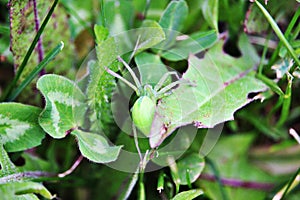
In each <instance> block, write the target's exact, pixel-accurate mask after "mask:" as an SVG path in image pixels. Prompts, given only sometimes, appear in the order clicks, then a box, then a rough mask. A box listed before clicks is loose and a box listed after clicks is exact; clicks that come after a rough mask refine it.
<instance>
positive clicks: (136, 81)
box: [118, 56, 141, 88]
mask: <svg viewBox="0 0 300 200" xmlns="http://www.w3.org/2000/svg"><path fill="white" fill-rule="evenodd" d="M118 60H119V61H120V62H122V63H123V65H124V66H125V67H126V69H127V70H128V71H129V73H130V75H131V76H132V78H133V80H134V82H135V84H136V86H137V88H141V82H140V81H139V79H138V78H137V76H136V75H135V73H134V72H133V70H132V69H131V67H130V66H129V65H128V64H127V63H126V62H125V61H124V60H123V59H122V58H121V57H120V56H118Z"/></svg>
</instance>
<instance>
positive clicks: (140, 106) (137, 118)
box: [132, 96, 156, 136]
mask: <svg viewBox="0 0 300 200" xmlns="http://www.w3.org/2000/svg"><path fill="white" fill-rule="evenodd" d="M155 106H156V104H155V102H154V101H153V100H152V99H151V98H149V97H148V96H141V97H139V98H138V100H136V102H135V103H134V105H133V107H132V120H133V122H134V124H135V126H136V127H137V128H138V129H139V130H140V131H141V132H142V133H143V134H144V135H145V136H149V134H150V130H151V126H152V121H153V118H154V114H155Z"/></svg>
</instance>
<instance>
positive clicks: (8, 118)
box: [0, 103, 45, 152]
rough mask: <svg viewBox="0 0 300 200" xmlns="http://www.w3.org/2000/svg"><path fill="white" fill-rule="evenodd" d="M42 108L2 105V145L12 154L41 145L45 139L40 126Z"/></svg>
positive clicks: (0, 106)
mask: <svg viewBox="0 0 300 200" xmlns="http://www.w3.org/2000/svg"><path fill="white" fill-rule="evenodd" d="M40 112H41V109H40V108H37V107H34V106H29V105H23V104H20V103H1V104H0V143H1V144H3V145H4V146H5V149H6V150H7V151H10V152H14V151H22V150H26V149H29V148H32V147H35V146H38V145H40V144H41V141H42V139H43V138H44V137H45V133H44V131H43V130H42V129H41V127H40V126H39V124H38V117H39V114H40Z"/></svg>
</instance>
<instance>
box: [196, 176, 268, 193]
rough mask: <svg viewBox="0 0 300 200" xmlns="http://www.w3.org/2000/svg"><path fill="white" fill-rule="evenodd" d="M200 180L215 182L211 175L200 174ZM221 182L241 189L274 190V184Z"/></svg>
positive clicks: (239, 181)
mask: <svg viewBox="0 0 300 200" xmlns="http://www.w3.org/2000/svg"><path fill="white" fill-rule="evenodd" d="M200 179H204V180H207V181H212V182H213V181H216V180H217V179H216V177H215V176H214V175H211V174H201V176H200ZM221 182H222V184H223V185H225V186H230V187H241V188H247V189H255V190H263V191H270V190H271V189H273V188H274V184H272V183H261V182H254V181H242V180H237V179H231V178H221Z"/></svg>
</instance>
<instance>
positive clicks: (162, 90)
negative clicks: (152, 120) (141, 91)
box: [156, 80, 182, 98]
mask: <svg viewBox="0 0 300 200" xmlns="http://www.w3.org/2000/svg"><path fill="white" fill-rule="evenodd" d="M180 83H182V81H180V80H178V81H175V82H172V83H170V84H169V85H167V86H165V87H163V88H162V89H160V90H159V91H157V93H156V95H157V98H160V97H162V96H164V95H165V93H166V92H167V91H168V90H170V89H172V88H173V87H175V86H177V85H178V84H180Z"/></svg>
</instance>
